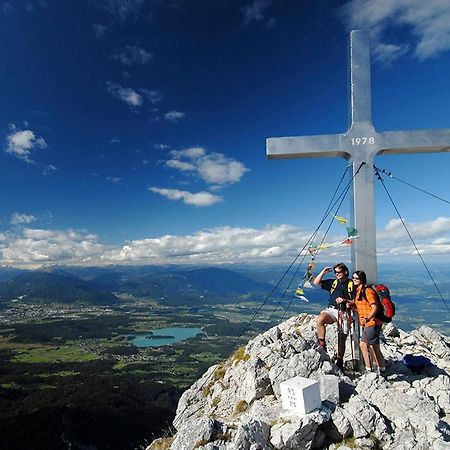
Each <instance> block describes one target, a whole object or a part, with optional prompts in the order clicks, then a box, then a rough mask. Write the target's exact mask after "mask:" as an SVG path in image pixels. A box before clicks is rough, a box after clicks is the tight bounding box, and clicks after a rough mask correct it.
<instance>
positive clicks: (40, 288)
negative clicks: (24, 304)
mask: <svg viewBox="0 0 450 450" xmlns="http://www.w3.org/2000/svg"><path fill="white" fill-rule="evenodd" d="M14 299H21V300H24V301H30V300H33V301H41V302H60V303H74V302H77V301H79V302H85V303H96V304H113V303H117V302H118V301H119V299H118V298H117V297H116V296H115V295H114V294H112V293H110V292H103V291H100V290H98V289H96V288H95V287H94V286H92V285H91V284H90V283H87V282H85V281H83V280H80V279H78V278H74V277H72V276H68V275H59V274H54V273H48V272H40V271H36V272H24V273H20V274H19V275H16V276H13V277H12V278H10V279H8V280H6V281H3V282H2V283H0V301H5V300H14Z"/></svg>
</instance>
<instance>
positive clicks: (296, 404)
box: [280, 376, 321, 415]
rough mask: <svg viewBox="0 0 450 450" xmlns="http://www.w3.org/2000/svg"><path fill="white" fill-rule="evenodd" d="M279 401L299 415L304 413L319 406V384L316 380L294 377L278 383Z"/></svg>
mask: <svg viewBox="0 0 450 450" xmlns="http://www.w3.org/2000/svg"><path fill="white" fill-rule="evenodd" d="M280 390H281V403H282V405H283V409H288V410H290V411H293V412H295V413H297V414H300V415H305V414H308V413H310V412H311V411H314V410H315V409H317V408H320V405H321V401H320V385H319V382H318V381H316V380H310V379H309V378H303V377H300V376H298V377H294V378H291V379H289V380H286V381H282V382H281V383H280Z"/></svg>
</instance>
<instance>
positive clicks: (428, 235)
mask: <svg viewBox="0 0 450 450" xmlns="http://www.w3.org/2000/svg"><path fill="white" fill-rule="evenodd" d="M404 222H405V225H406V228H407V229H408V231H409V233H410V234H411V236H412V239H413V240H414V243H415V245H416V247H417V248H418V250H419V252H420V254H421V255H424V256H425V255H447V256H450V217H437V218H436V219H434V220H430V221H426V222H420V223H410V222H407V221H404ZM377 243H378V250H377V251H378V254H379V255H380V256H397V257H404V256H411V255H415V256H417V251H416V249H415V248H414V245H413V244H412V242H411V239H410V237H409V236H408V234H407V232H406V230H405V227H404V226H403V224H402V221H401V220H400V219H392V220H390V221H389V222H388V223H387V225H386V226H385V227H384V228H383V229H382V230H380V231H379V232H378V233H377Z"/></svg>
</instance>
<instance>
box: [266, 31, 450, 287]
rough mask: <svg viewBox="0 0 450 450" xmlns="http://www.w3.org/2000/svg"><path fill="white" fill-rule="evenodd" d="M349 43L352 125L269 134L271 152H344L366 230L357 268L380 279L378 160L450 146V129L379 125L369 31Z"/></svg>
mask: <svg viewBox="0 0 450 450" xmlns="http://www.w3.org/2000/svg"><path fill="white" fill-rule="evenodd" d="M349 47H350V48H349V50H350V51H349V56H350V61H349V72H350V108H349V116H350V121H349V122H350V126H349V129H348V130H347V132H345V133H342V134H328V135H316V136H300V137H278V138H269V139H267V144H266V145H267V158H268V159H288V158H325V157H333V156H341V157H343V158H344V159H346V160H348V161H350V162H351V163H352V166H353V186H352V196H351V197H352V198H351V224H352V226H354V227H355V228H356V229H357V230H358V232H359V234H360V238H359V239H356V240H354V242H353V245H352V266H353V270H356V269H358V270H364V271H365V272H366V274H367V279H368V282H370V283H374V282H376V279H377V253H376V230H375V202H374V183H373V180H374V171H373V160H374V158H375V156H376V155H381V154H383V155H388V154H402V153H435V152H448V151H450V129H448V128H447V129H433V130H411V131H387V132H378V131H376V130H375V128H374V126H373V125H372V101H371V86H370V42H369V33H368V32H367V31H363V30H353V31H351V32H350V45H349ZM363 163H365V164H363ZM361 164H363V165H362V167H361V168H360V166H361ZM359 168H360V170H359V173H357V171H358V169H359Z"/></svg>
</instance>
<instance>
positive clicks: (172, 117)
mask: <svg viewBox="0 0 450 450" xmlns="http://www.w3.org/2000/svg"><path fill="white" fill-rule="evenodd" d="M185 116H186V114H185V113H184V112H181V111H169V112H168V113H166V114H164V118H165V119H166V120H167V121H169V122H172V123H177V122H178V121H180V120H181V119H183V118H184V117H185Z"/></svg>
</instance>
